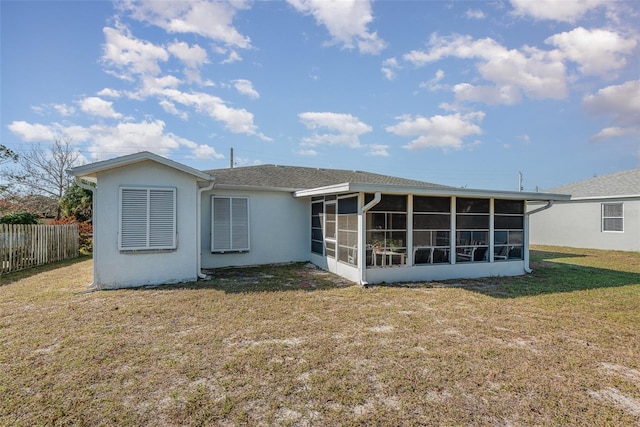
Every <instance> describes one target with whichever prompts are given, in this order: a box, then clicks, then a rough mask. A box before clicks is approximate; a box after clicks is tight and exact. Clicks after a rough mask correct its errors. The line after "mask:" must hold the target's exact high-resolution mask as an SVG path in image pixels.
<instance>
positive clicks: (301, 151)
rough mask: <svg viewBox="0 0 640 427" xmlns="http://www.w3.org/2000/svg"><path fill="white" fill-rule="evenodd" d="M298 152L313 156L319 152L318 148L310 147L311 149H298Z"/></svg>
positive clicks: (302, 154)
mask: <svg viewBox="0 0 640 427" xmlns="http://www.w3.org/2000/svg"><path fill="white" fill-rule="evenodd" d="M298 154H300V155H301V156H305V157H313V156H317V155H318V152H317V151H316V150H311V149H309V150H300V151H298Z"/></svg>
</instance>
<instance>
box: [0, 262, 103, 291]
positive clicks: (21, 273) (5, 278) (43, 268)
mask: <svg viewBox="0 0 640 427" xmlns="http://www.w3.org/2000/svg"><path fill="white" fill-rule="evenodd" d="M89 259H91V255H80V256H79V257H77V258H72V259H66V260H63V261H57V262H52V263H49V264H44V265H38V266H35V267H30V268H25V269H24V270H18V271H14V272H11V273H5V274H2V275H0V286H5V285H10V284H12V283H14V282H17V281H19V280H22V279H27V278H29V277H31V276H35V275H38V274H41V273H46V272H47V271H52V270H56V269H58V268H62V267H68V266H70V265H73V264H77V263H80V262H83V261H87V260H89Z"/></svg>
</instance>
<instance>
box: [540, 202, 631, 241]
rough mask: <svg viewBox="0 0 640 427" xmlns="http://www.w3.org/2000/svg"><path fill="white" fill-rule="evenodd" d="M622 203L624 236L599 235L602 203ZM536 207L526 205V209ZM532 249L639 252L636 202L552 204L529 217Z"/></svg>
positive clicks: (610, 233)
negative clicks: (556, 248) (548, 247)
mask: <svg viewBox="0 0 640 427" xmlns="http://www.w3.org/2000/svg"><path fill="white" fill-rule="evenodd" d="M619 202H622V203H624V232H622V233H619V232H603V231H602V203H619ZM538 206H540V205H536V204H533V203H529V209H530V210H531V209H535V208H537V207H538ZM530 229H531V234H530V243H531V244H532V245H549V246H568V247H573V248H591V249H605V250H620V251H640V198H633V199H624V198H621V199H613V198H612V199H597V200H572V201H569V202H556V203H555V204H554V205H553V206H552V207H551V208H549V209H547V210H544V211H541V212H538V213H535V214H533V215H531V217H530Z"/></svg>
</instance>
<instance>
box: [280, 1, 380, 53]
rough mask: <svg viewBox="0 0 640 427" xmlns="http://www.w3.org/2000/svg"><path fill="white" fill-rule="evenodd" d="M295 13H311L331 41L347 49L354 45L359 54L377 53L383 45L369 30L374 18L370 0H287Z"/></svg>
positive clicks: (374, 33)
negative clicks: (325, 29)
mask: <svg viewBox="0 0 640 427" xmlns="http://www.w3.org/2000/svg"><path fill="white" fill-rule="evenodd" d="M287 1H288V2H289V4H291V5H292V6H293V7H294V8H295V9H296V10H297V11H298V12H300V13H303V14H305V15H313V17H314V18H315V20H316V23H317V24H318V25H324V26H325V27H326V28H327V30H328V31H329V34H331V37H332V43H341V44H342V45H343V46H344V47H345V48H347V49H353V48H355V47H356V46H357V48H358V50H359V51H360V53H365V54H373V55H375V54H378V53H380V52H381V51H382V50H383V49H384V48H385V47H386V43H385V41H384V40H382V39H381V38H379V37H378V34H377V33H376V32H369V30H368V28H367V27H368V25H369V24H370V23H371V22H372V21H373V14H372V11H371V2H370V1H369V0H343V1H326V0H287Z"/></svg>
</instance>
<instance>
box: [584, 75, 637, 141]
mask: <svg viewBox="0 0 640 427" xmlns="http://www.w3.org/2000/svg"><path fill="white" fill-rule="evenodd" d="M638 94H640V80H631V81H628V82H626V83H623V84H621V85H615V86H608V87H606V88H603V89H600V90H599V91H598V92H597V93H596V94H594V95H587V96H585V97H584V99H583V105H584V107H585V109H586V110H587V111H588V112H590V113H592V114H596V115H604V116H610V117H612V123H611V124H612V126H609V127H607V128H605V129H603V130H602V131H600V132H599V133H598V134H597V135H594V136H593V137H592V139H591V140H592V141H594V142H597V141H602V140H605V139H609V138H612V137H616V136H622V135H628V134H640V121H639V120H638V117H640V96H638Z"/></svg>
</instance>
